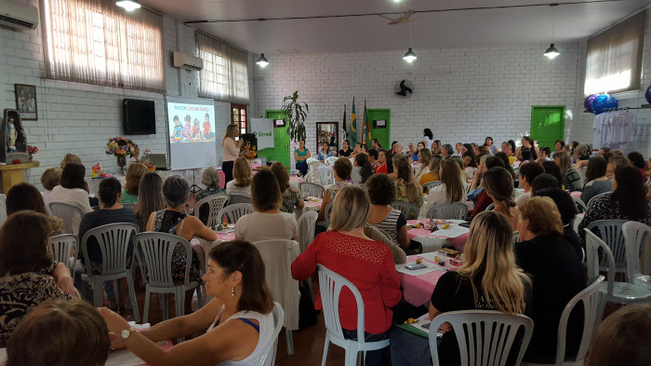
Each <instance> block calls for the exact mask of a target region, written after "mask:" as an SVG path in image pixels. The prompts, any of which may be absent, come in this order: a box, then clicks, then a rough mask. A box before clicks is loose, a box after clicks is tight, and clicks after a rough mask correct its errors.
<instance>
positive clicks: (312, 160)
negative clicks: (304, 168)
mask: <svg viewBox="0 0 651 366" xmlns="http://www.w3.org/2000/svg"><path fill="white" fill-rule="evenodd" d="M305 162H306V163H307V164H308V165H309V164H311V163H320V161H319V159H317V158H312V157H310V158H307V159H306V160H305Z"/></svg>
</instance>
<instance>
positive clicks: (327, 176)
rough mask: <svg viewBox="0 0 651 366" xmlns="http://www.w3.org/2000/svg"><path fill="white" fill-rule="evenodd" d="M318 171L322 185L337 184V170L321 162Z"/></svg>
mask: <svg viewBox="0 0 651 366" xmlns="http://www.w3.org/2000/svg"><path fill="white" fill-rule="evenodd" d="M317 172H318V174H319V177H320V178H321V184H322V185H324V186H326V185H328V184H335V171H334V170H333V169H332V168H331V167H329V166H327V165H323V164H321V165H319V166H317Z"/></svg>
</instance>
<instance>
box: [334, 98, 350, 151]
mask: <svg viewBox="0 0 651 366" xmlns="http://www.w3.org/2000/svg"><path fill="white" fill-rule="evenodd" d="M341 125H342V126H343V127H344V133H345V135H344V136H345V137H344V140H346V139H348V131H346V105H345V104H344V119H343V122H342V124H341ZM337 141H339V136H337ZM342 142H343V141H342ZM340 147H341V146H337V148H340Z"/></svg>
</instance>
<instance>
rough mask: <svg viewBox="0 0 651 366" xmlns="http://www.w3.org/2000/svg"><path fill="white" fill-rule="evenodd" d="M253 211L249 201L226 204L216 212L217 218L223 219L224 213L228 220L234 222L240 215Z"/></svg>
mask: <svg viewBox="0 0 651 366" xmlns="http://www.w3.org/2000/svg"><path fill="white" fill-rule="evenodd" d="M252 212H253V205H252V204H250V203H235V204H231V205H228V206H226V207H224V208H222V209H221V210H219V213H218V214H217V219H218V220H223V217H224V215H226V217H227V218H228V222H229V223H231V224H235V223H236V222H237V220H239V219H240V217H242V216H244V215H247V214H250V213H252Z"/></svg>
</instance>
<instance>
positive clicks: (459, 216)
mask: <svg viewBox="0 0 651 366" xmlns="http://www.w3.org/2000/svg"><path fill="white" fill-rule="evenodd" d="M467 216H468V205H466V204H465V203H460V202H455V203H443V204H440V205H436V206H433V207H431V208H430V209H429V210H428V211H427V217H428V218H430V219H443V220H465V219H466V217H467Z"/></svg>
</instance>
